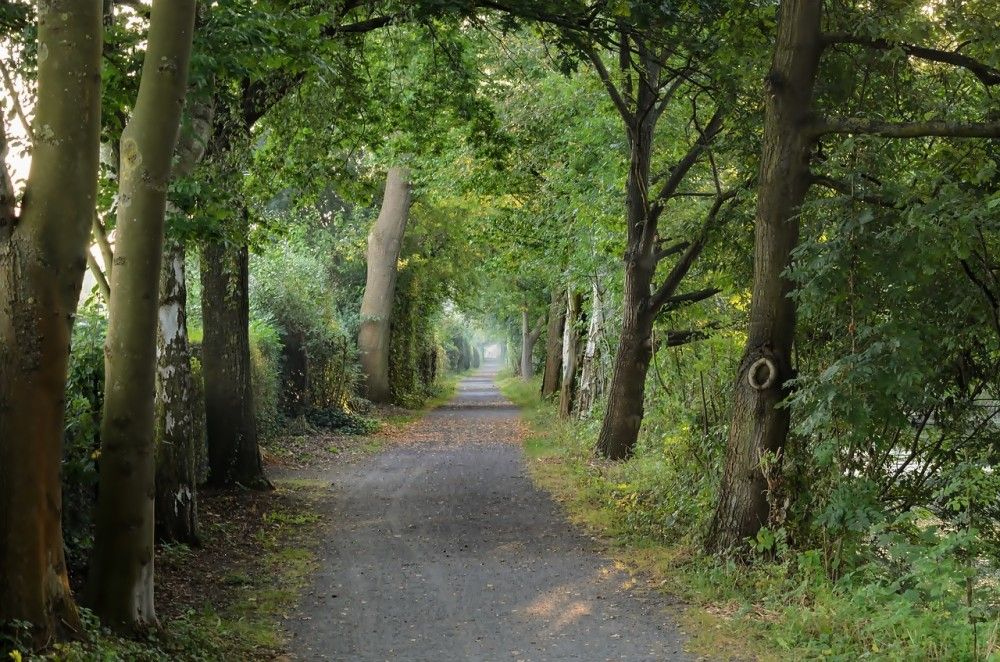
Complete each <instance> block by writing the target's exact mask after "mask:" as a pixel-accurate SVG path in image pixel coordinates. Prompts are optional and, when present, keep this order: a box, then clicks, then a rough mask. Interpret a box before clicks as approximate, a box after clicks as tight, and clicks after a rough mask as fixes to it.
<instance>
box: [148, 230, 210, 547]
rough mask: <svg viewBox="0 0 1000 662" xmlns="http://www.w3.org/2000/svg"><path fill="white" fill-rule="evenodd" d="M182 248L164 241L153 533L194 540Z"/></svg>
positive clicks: (193, 437)
mask: <svg viewBox="0 0 1000 662" xmlns="http://www.w3.org/2000/svg"><path fill="white" fill-rule="evenodd" d="M185 271H186V268H185V259H184V246H183V245H182V244H180V243H178V242H174V241H171V242H168V243H167V246H166V248H165V250H164V254H163V268H162V270H161V274H160V308H159V314H158V315H157V318H158V325H157V327H158V332H157V335H156V406H155V420H156V425H155V430H154V434H155V440H156V537H157V538H158V539H159V540H162V541H167V542H183V543H187V544H198V542H199V541H198V488H197V480H198V473H197V452H198V446H199V444H200V442H201V430H200V429H199V427H198V417H197V411H196V407H197V406H198V402H197V401H196V398H195V395H196V393H195V387H194V376H193V375H192V373H191V348H190V345H189V344H188V336H187V287H186V286H185Z"/></svg>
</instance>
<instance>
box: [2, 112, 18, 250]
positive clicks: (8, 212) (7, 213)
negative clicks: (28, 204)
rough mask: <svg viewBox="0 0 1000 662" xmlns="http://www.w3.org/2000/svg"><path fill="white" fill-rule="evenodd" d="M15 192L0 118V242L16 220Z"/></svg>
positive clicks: (5, 136) (3, 127) (8, 233)
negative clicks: (8, 166) (8, 167)
mask: <svg viewBox="0 0 1000 662" xmlns="http://www.w3.org/2000/svg"><path fill="white" fill-rule="evenodd" d="M16 209H17V192H16V191H15V190H14V181H13V180H12V179H11V178H10V171H9V170H8V169H7V130H6V127H5V126H4V123H3V119H2V118H0V241H6V240H7V238H8V237H9V236H10V232H11V230H13V229H14V223H15V221H16V220H17V214H16V211H15V210H16Z"/></svg>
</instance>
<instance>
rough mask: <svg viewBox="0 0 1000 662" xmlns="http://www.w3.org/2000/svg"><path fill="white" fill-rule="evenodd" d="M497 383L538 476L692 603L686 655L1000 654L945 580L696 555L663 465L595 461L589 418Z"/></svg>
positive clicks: (534, 392) (667, 588) (645, 573)
mask: <svg viewBox="0 0 1000 662" xmlns="http://www.w3.org/2000/svg"><path fill="white" fill-rule="evenodd" d="M501 387H502V390H503V392H504V394H505V395H507V397H509V398H510V399H511V400H513V401H514V402H515V403H516V404H518V405H519V406H520V407H521V408H522V414H523V418H524V420H525V422H526V424H527V428H528V430H527V434H526V435H525V441H524V448H525V454H526V455H527V457H528V459H529V466H530V470H531V473H532V476H533V478H534V479H535V481H536V482H537V483H538V484H539V485H540V486H541V487H543V488H544V489H546V490H547V491H548V492H550V493H551V494H552V495H553V496H554V497H555V498H556V499H557V500H558V501H559V502H560V503H561V504H562V505H563V506H564V508H565V510H566V512H567V514H568V516H569V517H570V519H571V520H572V521H573V522H574V523H576V524H578V525H581V526H583V527H585V528H587V529H588V530H589V531H590V532H591V533H592V534H593V535H595V536H598V537H600V538H601V539H602V540H603V541H604V542H605V543H606V544H607V545H608V549H609V553H610V554H611V555H612V556H613V557H614V558H615V559H616V560H617V561H618V562H619V563H620V564H621V565H622V566H623V567H625V568H627V569H629V570H630V571H633V572H634V573H636V574H637V575H639V576H642V577H644V578H645V579H646V580H647V581H649V582H651V583H653V584H656V585H658V586H660V587H662V589H663V590H664V592H665V593H669V594H670V595H672V596H676V597H679V598H681V599H682V600H684V601H685V602H686V603H687V605H688V607H687V609H686V610H685V612H684V615H683V617H682V625H683V627H684V630H685V631H686V632H687V633H688V634H689V635H690V637H691V640H690V643H689V648H690V649H691V650H692V652H694V653H696V654H699V655H704V656H706V657H708V658H710V659H720V658H721V659H738V660H745V659H760V660H804V659H824V660H854V659H873V660H928V659H935V660H974V659H978V660H994V659H1000V645H998V641H1000V628H998V624H997V623H996V622H990V621H985V622H982V623H979V624H978V629H979V636H980V637H981V642H982V643H980V645H979V648H978V651H977V653H974V652H973V651H974V648H973V646H972V644H971V639H972V637H973V636H975V629H974V628H973V627H972V626H971V625H970V624H969V622H968V620H967V619H966V618H963V617H962V615H961V612H960V611H958V610H956V609H955V608H954V604H955V602H954V601H952V600H950V596H948V595H945V586H946V584H945V582H943V581H942V582H941V583H940V586H941V588H940V591H941V593H942V598H941V599H940V600H939V601H938V602H936V603H928V602H925V601H917V602H914V599H913V598H912V597H911V596H910V594H909V593H907V592H906V591H904V590H902V589H901V588H900V587H898V586H895V585H893V584H892V583H891V582H886V581H885V580H884V579H882V578H880V577H878V576H876V575H874V574H873V575H872V576H870V577H868V576H858V577H844V578H841V579H840V580H839V581H834V580H831V579H829V578H828V577H827V575H826V574H825V573H824V572H823V571H822V566H821V565H819V564H813V565H812V566H810V565H809V561H810V558H811V556H810V553H809V552H802V553H798V554H793V553H789V554H787V555H786V557H785V559H784V560H782V561H763V562H760V563H758V564H755V565H742V564H736V563H732V562H725V561H720V560H718V559H715V558H713V557H707V556H705V555H703V554H702V553H701V551H700V547H699V545H698V536H697V525H696V523H692V522H690V521H688V520H684V519H683V514H681V513H679V512H678V510H677V507H676V503H677V502H678V499H679V498H680V497H682V496H683V498H690V495H687V496H684V495H678V490H681V491H683V489H684V488H683V486H682V485H681V483H680V482H679V481H676V480H674V479H673V478H672V476H671V468H670V466H669V462H668V461H667V460H666V459H665V458H663V457H658V456H651V457H640V458H637V459H635V460H632V461H630V462H626V463H610V462H605V461H601V460H598V459H596V458H595V457H594V455H593V452H592V444H593V440H594V439H595V438H596V428H595V425H596V423H597V422H596V421H591V422H579V421H572V422H569V421H563V420H561V419H559V418H558V417H557V415H556V413H555V410H554V405H553V404H552V403H548V402H541V401H539V397H538V384H537V383H535V382H524V381H522V380H519V379H507V380H503V381H502V382H501ZM678 518H681V519H678ZM925 570H926V573H928V576H929V577H930V576H933V572H935V569H934V568H927V569H925ZM918 579H920V578H916V579H914V581H916V580H918ZM946 598H948V599H946ZM959 606H961V605H959ZM984 635H985V636H984Z"/></svg>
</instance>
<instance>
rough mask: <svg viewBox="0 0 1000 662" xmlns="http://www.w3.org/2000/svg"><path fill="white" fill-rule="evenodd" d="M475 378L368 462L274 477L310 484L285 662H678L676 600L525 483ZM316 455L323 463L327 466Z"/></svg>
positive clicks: (513, 440)
mask: <svg viewBox="0 0 1000 662" xmlns="http://www.w3.org/2000/svg"><path fill="white" fill-rule="evenodd" d="M493 382H494V374H493V372H492V371H491V370H489V369H484V370H482V371H480V372H478V373H477V374H475V375H473V376H471V377H469V378H467V379H465V380H464V381H463V382H462V384H461V385H460V387H459V392H458V395H457V397H456V398H454V399H453V400H452V401H450V402H449V403H447V404H445V405H443V406H441V407H438V408H437V409H435V410H434V411H432V412H430V413H429V414H427V415H426V416H425V417H423V418H422V419H421V420H419V421H417V422H416V423H413V424H411V425H407V426H405V427H404V428H403V429H402V432H401V433H400V434H398V435H396V436H394V437H392V438H390V439H389V440H388V443H386V445H385V447H384V448H382V449H381V450H380V451H379V452H378V453H375V454H371V453H355V454H345V453H339V452H338V453H335V454H333V456H334V457H333V459H332V460H331V461H328V462H325V463H323V464H321V465H319V466H317V465H316V464H313V463H311V462H310V463H304V464H301V465H299V466H297V467H295V468H288V469H287V470H283V471H281V472H280V473H279V474H278V477H279V478H278V481H277V483H278V484H279V485H298V486H303V487H306V486H312V487H314V488H316V489H315V490H314V491H313V492H312V496H311V499H312V504H313V507H314V508H315V510H316V512H317V513H318V515H319V516H320V517H321V518H322V520H321V523H320V525H319V527H318V528H317V529H314V531H315V535H316V536H317V539H316V541H315V545H314V546H312V554H313V555H314V556H313V558H312V561H311V563H310V567H311V568H312V572H311V573H309V574H308V575H307V576H306V577H304V578H302V579H303V582H302V585H303V586H304V594H303V596H302V598H301V599H300V601H299V604H298V607H297V608H296V609H295V610H293V611H292V613H291V614H290V616H289V618H288V619H287V620H286V621H285V628H286V629H287V630H288V631H289V633H290V636H291V638H290V641H289V644H288V646H289V649H290V651H291V653H292V656H293V657H294V658H295V659H301V660H326V659H329V660H344V659H350V660H386V659H396V660H458V659H461V660H502V659H510V660H539V661H541V660H683V659H692V658H691V656H690V655H689V654H688V653H686V652H685V651H684V643H685V640H686V638H685V636H684V635H683V634H682V633H681V632H680V630H679V629H678V626H677V624H676V623H677V612H678V611H679V608H678V606H677V605H674V604H671V602H670V601H669V600H668V599H665V597H664V596H663V594H661V593H659V592H657V591H656V590H655V588H654V587H652V586H650V585H647V583H646V582H643V581H641V580H637V579H635V578H633V577H631V576H630V575H628V574H627V573H626V572H624V571H623V570H622V569H621V568H620V566H616V564H615V563H614V562H612V561H610V560H608V559H607V558H606V557H605V556H604V555H603V554H602V551H601V549H602V548H601V545H600V544H599V543H598V542H597V541H595V540H594V539H591V538H589V537H587V536H585V535H583V534H582V533H581V531H580V530H578V529H576V528H574V527H573V526H572V525H570V524H569V523H568V522H567V521H566V519H565V516H564V514H563V513H562V512H561V510H560V508H559V507H558V506H557V504H556V503H555V502H554V501H553V500H552V499H551V498H550V497H549V495H548V494H547V493H545V492H542V491H540V490H539V489H537V488H536V487H535V486H534V484H533V483H532V481H531V479H530V478H529V477H528V475H527V469H526V464H525V458H524V454H523V450H522V448H521V446H520V443H519V442H520V439H521V435H522V432H523V428H522V425H521V422H520V419H519V415H518V411H517V409H516V408H515V407H514V406H513V405H512V404H511V403H510V402H509V401H508V400H507V399H506V398H504V397H503V396H502V395H501V394H500V392H499V390H498V389H497V387H496V386H495V384H494V383H493ZM328 459H329V458H328Z"/></svg>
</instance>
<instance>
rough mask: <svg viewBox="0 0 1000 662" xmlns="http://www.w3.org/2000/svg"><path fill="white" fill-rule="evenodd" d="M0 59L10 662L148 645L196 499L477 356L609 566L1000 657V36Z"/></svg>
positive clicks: (132, 24)
mask: <svg viewBox="0 0 1000 662" xmlns="http://www.w3.org/2000/svg"><path fill="white" fill-rule="evenodd" d="M0 31H2V34H0V55H2V56H3V70H2V72H0V73H2V74H3V76H2V78H3V82H4V89H5V92H6V96H5V102H4V110H5V122H4V123H3V133H2V134H0V153H3V154H4V155H5V168H4V170H3V172H2V173H0V174H2V177H0V244H2V248H0V622H3V623H7V624H9V628H8V629H10V627H13V629H14V630H16V631H17V632H18V633H22V634H23V632H25V631H27V632H28V633H29V636H28V637H27V638H28V639H30V640H31V641H33V642H34V643H36V644H39V645H42V644H46V643H48V642H51V641H53V640H55V639H60V638H67V637H73V636H75V635H76V633H78V632H79V631H80V628H81V622H80V618H79V613H78V610H77V607H76V603H77V597H79V598H80V599H81V600H82V601H83V603H84V604H86V605H87V606H88V607H89V608H90V609H92V610H93V611H94V613H95V614H96V615H97V616H98V617H99V618H100V619H101V620H102V622H103V623H104V624H106V625H108V626H110V627H112V628H115V629H116V630H119V631H121V632H125V633H135V632H138V631H142V630H143V629H145V628H147V627H152V626H155V625H156V624H157V617H156V610H155V601H154V596H153V590H152V589H153V577H154V570H153V569H154V556H155V549H154V540H155V538H156V537H158V538H159V539H160V540H163V541H172V542H182V543H188V544H195V543H196V542H197V540H198V522H197V490H198V487H199V486H200V485H202V484H204V483H206V482H207V483H209V484H210V485H212V486H214V487H219V488H231V487H234V486H239V487H241V488H248V489H261V490H266V489H268V488H269V487H270V483H269V480H268V477H267V475H266V471H265V465H264V462H263V460H262V453H261V442H262V441H264V440H267V439H268V438H271V437H273V436H275V435H277V434H278V433H279V432H280V431H282V430H286V429H288V428H290V427H291V428H293V429H294V428H297V429H300V430H302V429H308V427H309V426H315V425H322V424H325V423H328V422H329V421H334V420H336V421H341V422H343V421H347V422H349V423H350V422H351V421H354V422H356V421H355V420H354V419H352V418H351V417H352V416H354V415H356V414H357V413H364V412H366V411H367V408H368V407H369V406H370V402H377V403H395V404H402V405H408V406H415V405H417V404H419V403H420V402H422V401H423V400H425V399H426V398H428V397H429V396H431V395H432V394H433V393H434V389H435V384H436V383H437V380H438V377H439V376H440V375H441V374H443V373H444V372H445V371H446V370H448V369H453V370H465V369H469V368H472V367H476V366H478V365H479V364H480V362H481V360H482V353H483V350H484V345H485V343H486V341H487V337H488V336H489V337H490V338H491V339H492V341H494V342H497V343H500V344H502V345H503V348H504V352H505V355H506V359H507V361H508V362H509V364H510V365H509V367H510V369H511V370H512V371H513V372H515V373H516V374H518V375H520V376H521V377H523V378H525V379H528V378H531V377H533V376H535V375H536V373H537V374H538V375H539V377H540V396H541V397H543V398H546V399H549V400H552V401H553V402H554V403H557V405H558V410H559V412H560V414H561V415H562V417H563V418H565V419H567V420H574V421H576V422H575V423H574V424H573V427H572V429H573V431H574V433H573V434H574V439H575V440H576V441H575V442H574V443H576V444H577V446H575V448H577V450H579V448H584V447H586V448H587V449H588V452H589V451H590V450H592V451H593V452H594V453H596V454H597V455H598V456H600V457H602V458H604V459H605V460H607V461H608V462H605V463H598V464H596V465H593V467H592V468H591V470H593V471H597V472H598V473H599V474H600V476H602V477H604V478H606V477H607V476H610V475H615V476H620V477H622V480H621V481H620V482H619V484H617V487H614V488H613V489H612V488H608V490H607V492H606V493H605V494H604V498H605V499H606V500H607V501H609V502H613V503H614V504H615V505H616V506H621V508H622V509H623V510H625V511H627V512H628V517H629V518H630V519H629V522H630V525H629V526H632V527H633V529H634V530H635V531H639V532H641V533H642V535H646V536H652V537H653V538H655V539H658V540H683V541H685V543H686V544H688V545H689V546H690V548H692V549H697V550H698V552H697V553H698V554H703V555H704V557H703V558H706V559H713V560H712V561H711V563H715V564H718V565H714V566H713V567H714V568H716V569H719V568H723V570H722V571H721V572H723V574H725V575H726V576H730V577H740V576H742V575H741V574H740V573H741V572H743V570H740V569H739V568H742V567H746V566H757V567H764V568H771V569H772V570H773V573H774V575H775V576H777V575H780V574H783V575H784V576H786V577H790V578H792V579H791V580H789V581H793V580H795V579H797V580H800V581H801V582H802V584H801V585H803V586H804V585H805V584H809V586H810V589H809V590H811V591H813V593H812V594H811V598H810V599H812V600H818V598H816V594H817V593H818V592H820V591H828V592H830V593H831V594H837V595H855V596H856V595H865V596H867V598H866V600H867V604H868V606H870V607H872V609H877V608H878V606H879V605H882V606H884V608H885V609H890V610H895V611H897V612H901V613H902V614H903V615H902V616H900V619H899V620H898V621H894V622H893V623H892V624H890V625H887V626H886V631H892V632H894V634H893V635H891V636H890V635H884V633H880V634H878V635H877V636H876V635H874V634H873V635H871V637H872V638H873V639H878V638H879V637H883V636H884V637H888V639H890V640H891V641H892V642H893V643H892V644H891V645H896V644H899V642H900V641H903V640H907V641H910V640H913V639H914V638H915V637H916V638H919V636H918V635H919V633H920V632H921V631H920V627H921V626H920V625H919V623H924V624H926V623H927V622H930V621H934V620H936V621H939V622H940V624H941V625H940V628H941V633H940V636H939V640H938V642H937V643H935V644H934V645H933V646H926V647H921V645H919V644H913V646H912V647H911V648H905V647H903V648H899V649H898V650H899V651H901V652H900V653H899V655H901V656H904V657H905V656H907V655H915V656H921V655H938V656H944V657H971V658H975V657H981V656H984V655H989V654H995V653H996V642H995V622H996V618H997V613H996V609H995V605H996V597H997V596H996V593H995V586H994V585H995V578H996V574H995V573H996V563H997V560H998V554H1000V550H998V548H997V543H998V538H997V531H998V529H997V517H998V513H997V512H996V504H997V502H998V497H1000V483H998V482H997V479H996V477H995V475H994V471H993V469H994V465H995V463H996V457H995V456H996V453H997V448H1000V445H998V443H997V442H998V441H1000V440H998V438H997V433H998V430H1000V427H998V423H997V420H996V414H997V408H998V406H997V402H998V400H997V384H996V375H997V362H998V360H1000V355H998V340H1000V307H998V303H997V299H998V297H1000V292H998V287H1000V285H998V282H997V269H998V267H997V265H996V263H995V260H994V258H993V252H994V249H995V248H996V246H995V244H996V243H997V240H998V238H997V234H996V232H997V227H996V226H997V220H998V218H1000V216H998V214H1000V192H998V190H997V182H998V181H1000V174H998V172H1000V152H998V140H997V139H998V137H1000V115H998V111H997V105H996V99H995V94H996V90H997V89H998V84H1000V60H998V53H997V50H996V49H995V48H994V47H993V45H994V44H995V43H996V41H997V39H998V38H1000V10H998V8H997V6H996V3H995V2H991V1H989V0H933V1H928V0H912V1H906V0H904V1H902V2H894V3H889V4H884V5H882V4H879V5H877V6H875V5H872V4H871V3H861V2H853V1H851V0H836V1H833V2H822V1H821V0H782V1H781V2H777V1H775V2H747V3H731V2H722V1H718V2H716V1H712V0H699V1H687V0H679V1H677V2H660V3H647V2H638V1H630V0H616V1H614V2H583V1H576V0H567V1H565V2H555V1H553V2H541V3H539V2H519V1H516V0H512V1H510V2H483V3H478V2H473V1H472V0H469V1H467V2H454V1H448V2H443V1H440V0H422V1H421V2H415V3H400V2H394V1H391V0H390V1H385V2H382V1H378V2H356V1H353V0H336V1H326V2H324V1H320V0H308V1H306V2H287V1H285V0H268V1H267V2H251V1H249V0H248V1H243V0H239V1H237V2H230V3H221V4H211V3H198V5H197V6H196V4H195V3H194V2H193V1H192V2H172V1H168V0H153V1H152V2H116V1H114V0H104V1H101V0H85V1H80V2H68V1H63V0H54V1H51V2H44V3H38V4H37V5H35V4H34V3H27V2H11V3H6V4H5V5H4V6H3V7H2V8H0ZM29 157H30V169H29V170H27V171H24V170H23V168H22V167H21V165H19V164H24V163H27V162H28V158H29ZM85 271H86V272H89V274H90V275H89V276H88V278H87V280H86V283H87V285H86V287H84V285H83V283H84V275H85ZM81 290H82V295H81ZM81 301H82V303H81ZM470 320H471V321H470ZM71 341H72V342H71ZM71 347H72V351H70V348H71ZM612 462H614V463H618V464H612ZM594 467H596V468H594ZM601 472H607V473H601ZM616 472H617V473H616ZM95 495H96V498H95ZM70 570H72V572H73V573H83V572H85V573H86V575H87V576H88V579H87V587H86V588H85V590H84V591H83V592H82V593H81V595H80V596H76V595H74V593H73V591H71V589H70ZM761 590H762V591H763V590H765V589H761ZM802 590H805V589H802ZM800 597H801V596H800ZM805 599H806V598H803V600H805ZM25 624H27V625H25ZM873 627H875V626H873ZM893 628H895V629H893ZM880 632H881V631H880ZM866 636H867V635H866ZM23 639H24V637H23V636H21V634H19V635H18V638H17V642H18V643H19V644H22V643H25V642H24V641H23ZM834 639H835V638H834ZM847 639H850V637H849V636H845V637H842V638H841V639H837V640H835V641H833V643H831V645H834V644H836V645H841V644H844V640H847ZM5 641H6V639H0V642H5ZM880 641H882V643H881V645H882V646H886V645H887V644H886V643H885V641H884V640H881V639H880ZM844 645H845V646H846V645H847V644H844ZM899 645H900V646H902V645H903V644H899ZM866 650H873V649H871V648H869V649H866ZM970 651H971V652H970ZM874 652H877V651H874Z"/></svg>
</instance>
